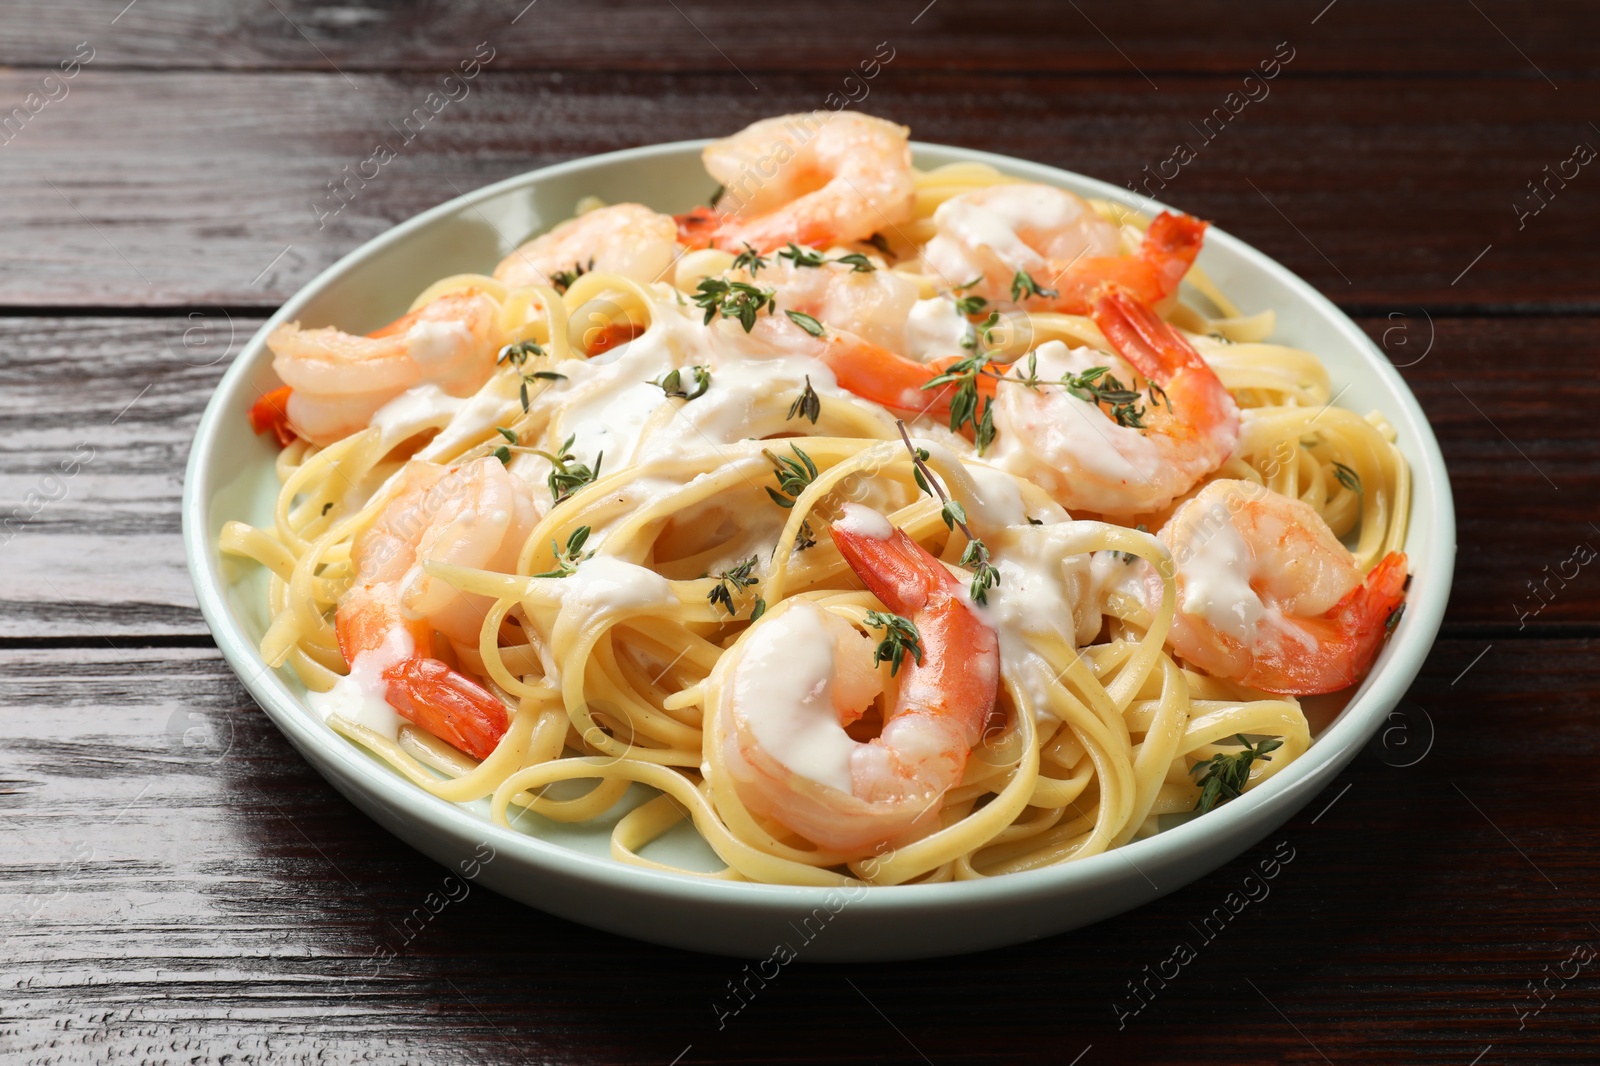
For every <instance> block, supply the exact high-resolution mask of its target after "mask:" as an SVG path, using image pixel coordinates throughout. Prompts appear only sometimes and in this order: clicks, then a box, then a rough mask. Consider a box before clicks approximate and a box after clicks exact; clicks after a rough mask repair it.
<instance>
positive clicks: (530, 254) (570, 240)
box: [494, 204, 678, 285]
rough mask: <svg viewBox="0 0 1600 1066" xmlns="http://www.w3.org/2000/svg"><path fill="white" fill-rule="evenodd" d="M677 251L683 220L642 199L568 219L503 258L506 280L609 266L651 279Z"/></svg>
mask: <svg viewBox="0 0 1600 1066" xmlns="http://www.w3.org/2000/svg"><path fill="white" fill-rule="evenodd" d="M677 256H678V224H677V223H676V222H675V221H673V219H672V217H671V216H670V215H661V214H657V213H656V212H654V211H652V210H650V209H649V208H648V207H645V206H644V205H643V204H612V205H610V206H609V207H599V208H596V209H595V210H593V211H590V212H588V213H587V214H582V215H579V216H578V217H577V218H573V219H568V220H567V221H566V222H563V223H561V225H559V226H557V227H556V228H555V229H553V230H551V231H550V232H549V233H545V234H542V235H540V236H538V237H535V238H534V239H533V240H531V241H529V242H528V243H526V244H524V245H523V246H522V247H520V248H518V249H517V250H516V251H514V252H512V253H511V254H510V255H508V256H506V257H505V258H504V259H502V260H501V261H500V265H499V266H497V267H495V268H494V276H495V277H496V278H498V279H499V280H501V281H503V282H505V283H506V284H507V285H549V284H551V283H552V282H553V281H554V280H555V279H556V277H557V275H559V274H568V275H571V274H572V273H574V272H576V273H585V272H587V271H591V270H596V271H605V272H607V273H610V274H621V275H623V276H624V277H628V278H632V279H633V280H634V281H638V282H642V283H644V284H646V285H648V284H649V283H650V282H652V281H657V280H659V279H660V278H661V276H662V275H663V274H665V273H666V272H667V268H668V267H669V266H671V265H672V261H673V260H674V259H676V258H677Z"/></svg>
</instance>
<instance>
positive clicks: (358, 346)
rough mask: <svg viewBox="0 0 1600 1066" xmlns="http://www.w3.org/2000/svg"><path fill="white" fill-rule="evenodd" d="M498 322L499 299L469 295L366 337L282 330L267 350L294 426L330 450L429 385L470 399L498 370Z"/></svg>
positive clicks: (444, 300)
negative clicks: (413, 391) (393, 404)
mask: <svg viewBox="0 0 1600 1066" xmlns="http://www.w3.org/2000/svg"><path fill="white" fill-rule="evenodd" d="M497 319H498V314H497V309H496V306H495V303H494V301H493V300H491V299H490V298H489V297H487V296H485V295H484V294H482V293H480V292H477V291H476V290H473V289H463V290H461V291H458V292H452V293H447V294H446V295H444V296H441V297H439V298H438V299H437V300H434V301H433V302H432V303H429V304H428V305H427V306H425V307H420V308H418V309H417V310H415V311H412V312H411V313H410V314H408V315H403V316H402V317H400V318H398V319H396V320H395V321H393V322H391V323H389V324H388V325H387V326H384V327H383V328H381V329H377V330H374V331H372V332H371V333H369V334H367V335H366V336H364V337H358V336H354V335H352V334H349V333H345V332H343V331H341V330H338V329H335V328H333V327H332V326H324V327H322V328H321V329H302V328H301V327H300V323H298V322H291V323H288V324H286V325H282V326H279V327H278V328H277V329H275V330H273V331H272V333H271V334H270V335H269V336H268V337H267V347H268V348H270V349H272V354H273V360H272V369H273V370H275V371H276V372H277V374H278V377H280V378H282V379H283V382H284V384H285V385H286V386H288V387H289V389H290V390H291V391H290V392H289V394H288V398H287V402H286V403H285V404H284V405H283V407H284V411H285V414H286V416H287V421H288V425H289V427H290V428H291V429H292V430H293V431H294V432H296V433H298V434H299V435H300V436H302V437H305V438H306V439H307V440H309V441H311V442H312V443H313V444H322V445H327V444H332V443H333V442H334V441H337V440H339V439H340V438H342V437H345V436H348V435H349V434H351V433H354V432H356V431H357V430H359V429H363V428H365V427H366V426H367V425H368V424H369V423H370V422H371V420H372V416H373V414H375V413H376V412H377V410H378V408H380V407H382V406H383V405H384V404H386V403H388V402H389V401H390V400H392V399H394V398H395V397H396V396H399V395H400V394H401V393H403V392H405V391H406V390H407V389H409V388H412V387H414V386H417V385H424V384H428V383H430V382H431V383H434V384H437V385H439V386H440V387H441V388H443V389H444V390H445V391H446V392H448V393H450V394H451V395H453V396H467V395H470V394H471V393H473V392H475V391H476V390H477V389H478V387H479V386H481V385H482V384H483V383H484V382H485V381H488V380H489V375H490V374H492V373H493V372H494V358H495V351H496V342H497V331H496V323H497ZM262 428H265V425H263V427H262ZM279 437H280V439H282V437H283V434H281V433H280V434H279Z"/></svg>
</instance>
